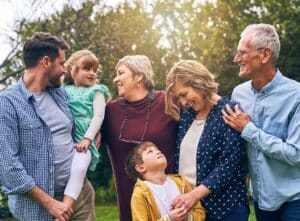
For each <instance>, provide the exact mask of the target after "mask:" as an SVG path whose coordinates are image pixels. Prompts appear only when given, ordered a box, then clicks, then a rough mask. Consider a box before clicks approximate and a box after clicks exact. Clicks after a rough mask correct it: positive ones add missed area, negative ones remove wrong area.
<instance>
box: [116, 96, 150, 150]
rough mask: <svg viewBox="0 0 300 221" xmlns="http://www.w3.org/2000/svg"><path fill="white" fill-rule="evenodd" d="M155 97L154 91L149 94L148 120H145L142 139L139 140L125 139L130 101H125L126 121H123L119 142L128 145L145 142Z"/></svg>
mask: <svg viewBox="0 0 300 221" xmlns="http://www.w3.org/2000/svg"><path fill="white" fill-rule="evenodd" d="M153 97H154V92H153V91H151V92H149V94H148V95H147V115H146V120H145V127H144V131H143V133H142V136H141V138H140V139H138V140H135V139H125V138H124V137H123V132H124V128H125V125H126V123H127V122H128V101H126V100H124V102H123V104H124V107H125V108H124V110H125V116H124V120H123V122H122V124H121V127H120V134H119V140H120V141H123V142H126V143H135V144H139V143H141V142H143V141H144V137H145V134H146V131H147V129H148V126H149V121H150V112H151V99H153Z"/></svg>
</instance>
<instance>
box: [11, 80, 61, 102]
mask: <svg viewBox="0 0 300 221" xmlns="http://www.w3.org/2000/svg"><path fill="white" fill-rule="evenodd" d="M23 77H24V75H23V76H21V77H20V79H19V80H18V83H17V85H18V87H19V89H20V91H21V93H22V94H23V96H24V97H25V99H26V100H28V101H29V100H30V99H32V97H33V95H34V93H32V92H30V91H29V90H28V89H27V88H26V85H25V84H24V81H23ZM59 88H60V87H59ZM59 88H46V89H45V91H47V92H48V93H49V94H53V93H55V92H56V91H58V90H59Z"/></svg>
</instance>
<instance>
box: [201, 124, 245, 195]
mask: <svg viewBox="0 0 300 221" xmlns="http://www.w3.org/2000/svg"><path fill="white" fill-rule="evenodd" d="M222 125H223V128H224V129H222V130H221V131H220V132H221V134H222V136H221V143H220V145H221V151H220V153H219V156H218V158H217V162H216V165H215V167H214V168H213V169H212V171H211V172H210V173H209V174H208V176H207V177H206V178H205V179H204V180H202V181H201V183H202V184H204V185H205V186H206V187H207V188H209V189H211V190H212V191H213V192H220V191H222V189H223V188H224V187H225V186H227V185H228V183H232V182H235V178H236V176H238V175H239V176H241V175H242V174H237V171H239V169H238V168H240V167H241V166H242V165H243V164H242V159H243V155H244V153H245V148H243V145H242V139H241V138H240V133H238V132H236V131H234V130H233V129H232V128H231V127H229V126H228V125H225V123H222ZM220 193H221V192H220Z"/></svg>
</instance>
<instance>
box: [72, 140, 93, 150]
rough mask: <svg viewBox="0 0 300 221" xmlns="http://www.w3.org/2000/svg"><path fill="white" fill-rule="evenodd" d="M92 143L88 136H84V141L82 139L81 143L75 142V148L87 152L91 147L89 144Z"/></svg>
mask: <svg viewBox="0 0 300 221" xmlns="http://www.w3.org/2000/svg"><path fill="white" fill-rule="evenodd" d="M90 144H91V140H90V139H88V138H83V140H82V141H80V142H79V143H77V144H75V148H76V150H77V151H78V152H85V153H86V152H87V150H88V149H89V146H90Z"/></svg>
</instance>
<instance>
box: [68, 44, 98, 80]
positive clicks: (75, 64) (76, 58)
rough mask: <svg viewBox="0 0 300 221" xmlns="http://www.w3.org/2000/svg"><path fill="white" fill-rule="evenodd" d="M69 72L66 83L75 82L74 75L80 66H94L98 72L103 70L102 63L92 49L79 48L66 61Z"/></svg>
mask: <svg viewBox="0 0 300 221" xmlns="http://www.w3.org/2000/svg"><path fill="white" fill-rule="evenodd" d="M65 67H66V71H67V73H66V74H65V76H64V83H66V84H74V77H75V76H76V74H77V73H78V71H79V69H80V68H92V69H93V70H94V71H95V72H96V73H97V72H99V71H101V65H100V63H99V60H98V58H97V57H96V55H95V54H94V53H93V52H91V51H90V50H86V49H84V50H79V51H76V52H74V53H73V54H72V55H71V56H70V58H69V59H68V60H67V61H66V63H65Z"/></svg>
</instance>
